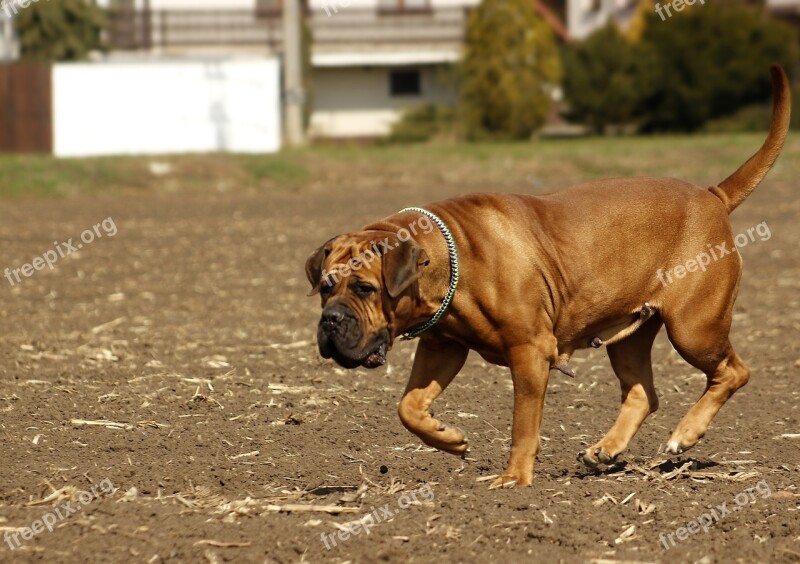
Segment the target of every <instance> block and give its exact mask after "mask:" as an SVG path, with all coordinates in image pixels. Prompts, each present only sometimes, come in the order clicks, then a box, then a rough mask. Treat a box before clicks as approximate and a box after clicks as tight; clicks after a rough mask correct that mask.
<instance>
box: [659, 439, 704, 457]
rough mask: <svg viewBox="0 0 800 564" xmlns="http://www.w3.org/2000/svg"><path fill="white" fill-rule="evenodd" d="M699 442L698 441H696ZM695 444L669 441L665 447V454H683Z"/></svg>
mask: <svg viewBox="0 0 800 564" xmlns="http://www.w3.org/2000/svg"><path fill="white" fill-rule="evenodd" d="M695 444H697V443H695ZM693 446H695V445H688V446H687V445H684V444H681V442H680V441H676V440H671V441H670V442H669V443H667V448H665V449H664V453H665V454H676V455H677V454H683V453H684V452H686V451H687V450H689V449H690V448H692V447H693Z"/></svg>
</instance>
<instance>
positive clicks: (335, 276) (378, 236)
mask: <svg viewBox="0 0 800 564" xmlns="http://www.w3.org/2000/svg"><path fill="white" fill-rule="evenodd" d="M428 262H429V260H428V257H427V255H426V254H425V251H424V250H423V249H422V248H421V247H419V246H418V245H417V244H415V243H414V242H413V241H411V240H406V241H401V240H400V239H399V238H398V236H397V234H396V233H392V232H389V231H361V232H357V233H350V234H347V235H340V236H339V237H334V238H333V239H331V240H330V241H328V242H327V243H325V244H324V245H322V246H321V247H320V248H319V249H317V250H316V251H314V253H312V254H311V256H310V257H309V258H308V261H306V276H308V281H309V282H310V283H311V287H312V289H311V293H310V294H309V295H314V294H317V293H319V294H320V296H321V298H322V318H321V319H320V322H319V328H318V330H317V342H318V344H319V352H320V354H321V355H322V356H323V358H333V359H334V360H335V361H336V362H337V363H338V364H339V365H341V366H343V367H344V368H356V367H358V366H364V367H366V368H377V367H378V366H381V365H383V364H384V363H385V362H386V353H387V351H388V350H389V349H390V348H391V346H392V341H393V339H394V337H395V334H396V333H395V327H394V324H395V318H396V314H397V308H398V304H399V303H400V301H401V298H402V296H403V295H404V294H405V293H407V292H409V291H410V289H411V288H412V286H413V285H414V282H416V281H417V280H418V279H419V277H420V274H421V273H422V268H423V267H424V266H426V265H427V264H428ZM405 307H410V306H409V304H405Z"/></svg>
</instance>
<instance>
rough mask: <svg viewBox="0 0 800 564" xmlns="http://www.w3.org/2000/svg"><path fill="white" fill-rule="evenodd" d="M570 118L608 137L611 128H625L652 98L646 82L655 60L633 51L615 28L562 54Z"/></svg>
mask: <svg viewBox="0 0 800 564" xmlns="http://www.w3.org/2000/svg"><path fill="white" fill-rule="evenodd" d="M563 60H564V97H565V99H566V101H567V103H568V104H569V111H568V114H567V117H568V118H569V119H570V120H572V121H580V122H582V123H586V124H587V125H589V126H590V127H591V128H592V130H593V131H594V132H595V133H601V134H602V133H603V132H604V131H605V129H606V126H608V125H612V124H613V125H624V124H629V123H632V122H634V121H635V119H636V118H637V117H638V116H640V115H642V113H643V109H644V108H643V103H644V100H645V98H646V97H647V96H648V95H650V94H651V92H649V91H648V89H647V87H648V86H649V84H648V83H647V82H642V77H643V76H644V75H645V74H646V71H647V67H648V66H649V65H652V64H653V55H652V53H650V52H649V49H648V48H647V47H646V46H642V45H634V44H632V43H631V42H630V41H628V40H627V39H626V38H625V37H623V36H622V34H621V33H620V32H619V30H618V29H617V27H616V26H615V25H613V24H609V25H608V26H606V27H604V28H602V29H600V30H598V31H596V32H595V33H593V34H592V35H591V36H589V37H588V38H587V39H586V40H585V41H582V42H580V43H576V44H574V45H571V46H568V47H566V48H565V49H564V52H563Z"/></svg>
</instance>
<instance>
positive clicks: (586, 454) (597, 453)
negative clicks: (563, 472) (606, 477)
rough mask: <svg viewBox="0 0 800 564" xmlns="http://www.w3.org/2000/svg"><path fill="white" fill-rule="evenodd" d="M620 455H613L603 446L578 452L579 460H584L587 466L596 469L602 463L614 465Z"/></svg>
mask: <svg viewBox="0 0 800 564" xmlns="http://www.w3.org/2000/svg"><path fill="white" fill-rule="evenodd" d="M618 456H619V455H618V454H617V455H615V456H611V455H610V454H608V453H607V452H606V451H605V450H603V449H602V448H601V447H598V448H595V449H594V450H593V451H592V450H591V449H589V450H584V451H581V452H579V453H578V462H582V463H583V464H584V465H585V466H586V467H587V468H591V469H595V468H597V467H598V466H599V465H600V464H605V465H608V466H610V465H612V464H614V463H616V461H617V457H618Z"/></svg>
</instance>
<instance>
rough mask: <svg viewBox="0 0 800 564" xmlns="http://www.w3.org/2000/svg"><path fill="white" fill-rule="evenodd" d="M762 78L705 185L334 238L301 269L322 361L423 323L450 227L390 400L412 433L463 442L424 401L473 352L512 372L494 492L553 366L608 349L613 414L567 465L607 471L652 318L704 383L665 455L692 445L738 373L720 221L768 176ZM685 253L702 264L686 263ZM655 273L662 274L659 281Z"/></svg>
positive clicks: (532, 438) (605, 186) (535, 435)
mask: <svg viewBox="0 0 800 564" xmlns="http://www.w3.org/2000/svg"><path fill="white" fill-rule="evenodd" d="M772 79H773V88H774V92H775V100H774V115H773V120H772V126H771V129H770V132H769V136H768V138H767V140H766V142H765V143H764V145H763V147H762V148H761V149H760V150H759V151H758V152H757V153H756V154H755V155H754V156H753V157H752V158H750V160H748V161H747V162H746V163H745V164H744V165H743V166H742V167H741V168H739V170H737V171H736V172H735V173H733V175H731V176H730V177H729V178H727V179H726V180H725V181H723V182H722V183H720V185H719V186H714V187H712V188H710V189H707V190H704V189H701V188H698V187H696V186H692V185H690V184H688V183H686V182H682V181H680V180H675V179H658V178H628V179H610V180H601V181H597V182H591V183H588V184H584V185H581V186H577V187H575V188H571V189H569V190H565V191H563V192H559V193H557V194H551V195H547V196H540V197H534V196H522V195H500V194H473V195H469V196H464V197H461V198H455V199H452V200H447V201H444V202H439V203H436V204H431V205H430V206H427V208H426V209H427V210H430V212H433V214H435V216H438V218H441V220H443V222H444V224H445V225H446V227H445V228H444V229H439V228H434V226H433V224H432V223H431V218H429V216H428V215H425V214H422V213H420V212H418V211H404V212H401V213H399V214H395V215H392V216H390V217H387V218H385V219H383V220H381V221H378V222H376V223H373V224H370V225H368V226H366V227H365V228H364V229H363V230H362V231H358V232H355V233H350V234H347V235H341V236H339V237H336V238H334V239H331V240H330V241H328V242H327V243H325V244H324V245H323V246H322V247H320V248H319V249H318V250H317V251H316V252H314V253H313V254H312V255H311V257H310V258H309V259H308V262H307V263H306V273H307V275H308V279H309V281H310V282H311V285H312V286H313V290H312V292H311V294H315V293H317V292H320V293H321V296H322V306H323V313H322V319H321V321H320V325H319V330H318V342H319V349H320V353H321V354H322V356H323V357H325V358H331V357H332V358H334V359H335V360H336V361H337V362H338V363H339V364H340V365H342V366H344V367H346V368H353V367H356V366H366V367H369V368H374V367H376V366H379V365H381V364H383V363H384V362H385V356H386V352H387V350H388V349H389V348H391V345H392V343H393V342H394V340H395V339H396V338H397V337H398V336H400V335H402V334H404V333H405V332H407V331H409V330H411V329H414V328H418V327H419V326H421V325H423V324H425V323H426V322H428V321H429V320H431V317H432V316H433V315H434V314H435V312H437V311H438V310H439V309H440V307H441V306H442V301H443V300H444V299H445V297H446V296H447V295H448V284H449V282H451V281H452V280H453V278H454V276H453V274H454V272H453V271H454V270H455V269H454V268H453V266H451V260H452V259H454V258H455V257H454V256H453V252H451V251H450V250H449V249H448V246H447V244H446V235H445V233H447V232H448V228H449V233H451V234H452V237H453V239H454V242H455V246H456V248H457V254H458V260H457V262H454V263H453V264H454V265H457V267H458V268H457V272H458V274H459V278H458V285H457V290H456V291H455V294H454V298H453V301H452V304H451V305H450V307H449V308H447V309H446V311H445V312H444V315H443V316H442V317H441V319H439V320H438V322H437V323H435V324H434V325H433V326H432V327H430V328H429V329H428V330H427V331H425V332H423V333H422V334H421V338H420V342H419V346H418V348H417V353H416V357H415V360H414V366H413V369H412V371H411V378H410V380H409V382H408V386H407V388H406V390H405V393H404V395H403V398H402V400H401V401H400V406H399V415H400V419H401V421H402V422H403V424H404V425H405V426H406V427H407V428H408V429H409V430H410V431H412V432H413V433H415V434H416V435H417V436H418V437H419V438H420V439H422V441H423V442H425V443H426V444H428V445H430V446H433V447H435V448H438V449H440V450H443V451H446V452H450V453H453V454H463V453H465V452H466V450H467V441H466V439H465V437H464V434H463V433H462V432H461V430H459V429H457V428H455V427H448V426H446V425H444V424H442V423H441V422H440V421H439V420H437V419H435V418H434V417H433V416H431V414H430V407H431V404H432V403H433V401H434V400H435V399H436V398H437V397H438V396H439V394H441V393H442V391H443V390H444V389H445V388H446V387H447V385H448V384H450V382H451V381H452V380H453V377H454V376H455V375H456V374H457V373H458V372H459V370H461V367H462V366H463V365H464V362H465V360H466V358H467V353H468V352H469V350H474V351H477V352H478V353H479V354H480V355H481V356H482V357H483V358H485V359H486V360H487V361H489V362H492V363H495V364H498V365H501V366H508V367H510V369H511V375H512V378H513V383H514V418H513V427H512V443H511V454H510V459H509V463H508V468H507V469H506V470H505V472H503V475H502V476H501V477H500V478H498V480H497V481H496V482H495V483H494V486H502V485H509V484H519V485H530V484H531V482H532V481H533V467H534V459H535V457H536V455H537V453H538V452H539V448H540V442H539V425H540V422H541V419H542V408H543V404H544V396H545V391H546V389H547V381H548V376H549V371H550V370H551V369H552V368H556V369H558V370H561V371H562V372H564V373H566V374H569V375H571V370H570V368H569V365H568V360H569V357H570V355H571V354H572V353H573V352H574V351H575V350H577V349H581V348H586V347H588V346H595V347H597V346H602V345H603V344H606V345H608V355H609V358H610V359H611V365H612V367H613V369H614V372H615V373H616V375H617V377H618V378H619V381H620V387H621V389H622V408H621V410H620V413H619V417H618V419H617V421H616V423H615V424H614V426H613V427H612V428H611V430H610V431H609V432H608V433H607V434H606V436H605V437H603V439H601V440H600V441H599V442H598V443H597V444H596V445H594V446H593V447H592V448H591V449H589V450H588V451H586V452H583V453H581V454H580V455H579V457H580V459H581V460H582V461H583V462H584V463H585V464H587V465H589V466H596V465H597V464H598V463H600V462H602V463H609V462H611V461H613V460H614V459H615V457H616V456H617V455H618V454H619V453H621V452H622V451H623V450H625V449H626V448H627V446H628V443H629V442H630V440H631V439H632V438H633V436H634V435H635V434H636V432H637V431H638V429H639V427H640V426H641V424H642V423H643V422H644V420H645V418H646V417H647V416H648V415H649V414H650V413H653V412H654V411H655V410H656V409H657V408H658V398H657V396H656V390H655V388H654V386H653V373H652V367H651V362H650V350H651V347H652V344H653V340H654V339H655V337H656V334H657V333H658V332H659V330H660V329H661V327H662V325H666V328H667V334H668V336H669V339H670V341H671V342H672V344H673V346H674V347H675V349H677V351H678V352H679V353H680V355H681V356H682V357H683V358H684V359H685V360H686V361H687V362H689V363H690V364H691V365H692V366H694V367H696V368H698V369H700V370H702V371H703V372H704V373H705V374H706V375H707V377H708V385H707V388H706V391H705V393H704V394H703V396H702V397H701V398H700V399H699V401H698V402H697V403H696V404H695V405H694V406H693V407H692V408H691V409H690V410H689V412H688V413H687V414H686V416H685V417H684V418H683V420H681V422H680V423H679V424H678V426H677V428H676V429H675V430H674V432H673V433H672V437H671V438H670V441H669V443H668V446H667V452H669V453H673V454H678V453H681V452H683V451H685V450H686V449H689V448H691V447H693V446H694V445H695V444H696V443H697V442H698V440H699V439H700V438H701V437H702V436H703V435H704V434H705V432H706V429H707V428H708V426H709V423H710V422H711V420H712V418H713V417H714V416H715V415H716V413H717V412H718V411H719V409H720V408H721V407H722V405H723V404H724V403H725V402H726V401H727V400H728V399H729V398H730V397H731V396H732V395H733V393H734V392H735V391H736V390H738V389H739V388H741V387H742V386H744V385H745V384H746V383H747V380H748V377H749V370H748V368H747V366H746V365H745V364H744V362H743V361H742V359H741V358H739V356H738V355H737V354H736V353H735V352H734V350H733V347H732V346H731V343H730V341H729V340H728V334H729V332H730V328H731V317H732V309H733V303H734V300H735V299H736V295H737V290H738V286H739V276H740V273H741V257H740V256H739V255H738V253H737V252H736V250H735V246H734V240H733V234H732V232H731V224H730V221H729V219H728V215H729V214H730V213H731V211H733V210H734V209H735V208H736V207H737V206H738V205H739V204H741V203H742V202H743V201H744V199H745V198H747V196H748V195H750V193H751V192H752V191H753V190H754V189H755V188H756V186H758V184H759V183H760V182H761V180H762V179H763V178H764V176H765V175H766V174H767V172H768V171H769V170H770V168H771V167H772V165H773V163H774V162H775V160H776V159H777V157H778V154H779V153H780V150H781V148H782V146H783V143H784V140H785V138H786V135H787V131H788V126H789V114H790V105H791V103H790V91H789V84H788V80H787V78H786V75H785V73H784V72H783V70H782V69H781V68H780V67H777V66H775V67H773V68H772ZM428 227H430V229H428ZM699 253H703V254H706V255H709V254H712V253H713V256H714V258H715V260H714V261H713V262H711V261H710V260H709V261H708V264H701V265H698V261H694V260H687V259H692V258H693V257H696V256H697V257H698V259H699V256H698V254H699ZM700 262H701V263H703V262H704V261H702V260H700ZM692 263H694V268H692ZM684 264H685V265H686V266H685V267H683V266H679V265H684ZM701 266H702V268H700V267H701ZM676 267H677V268H676ZM701 270H702V271H701ZM669 272H673V273H674V274H675V278H674V279H672V278H671V275H670V278H669V280H670V283H668V284H667V283H665V282H662V280H666V279H665V273H669ZM681 272H682V274H683V275H681ZM688 272H694V274H688Z"/></svg>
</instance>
